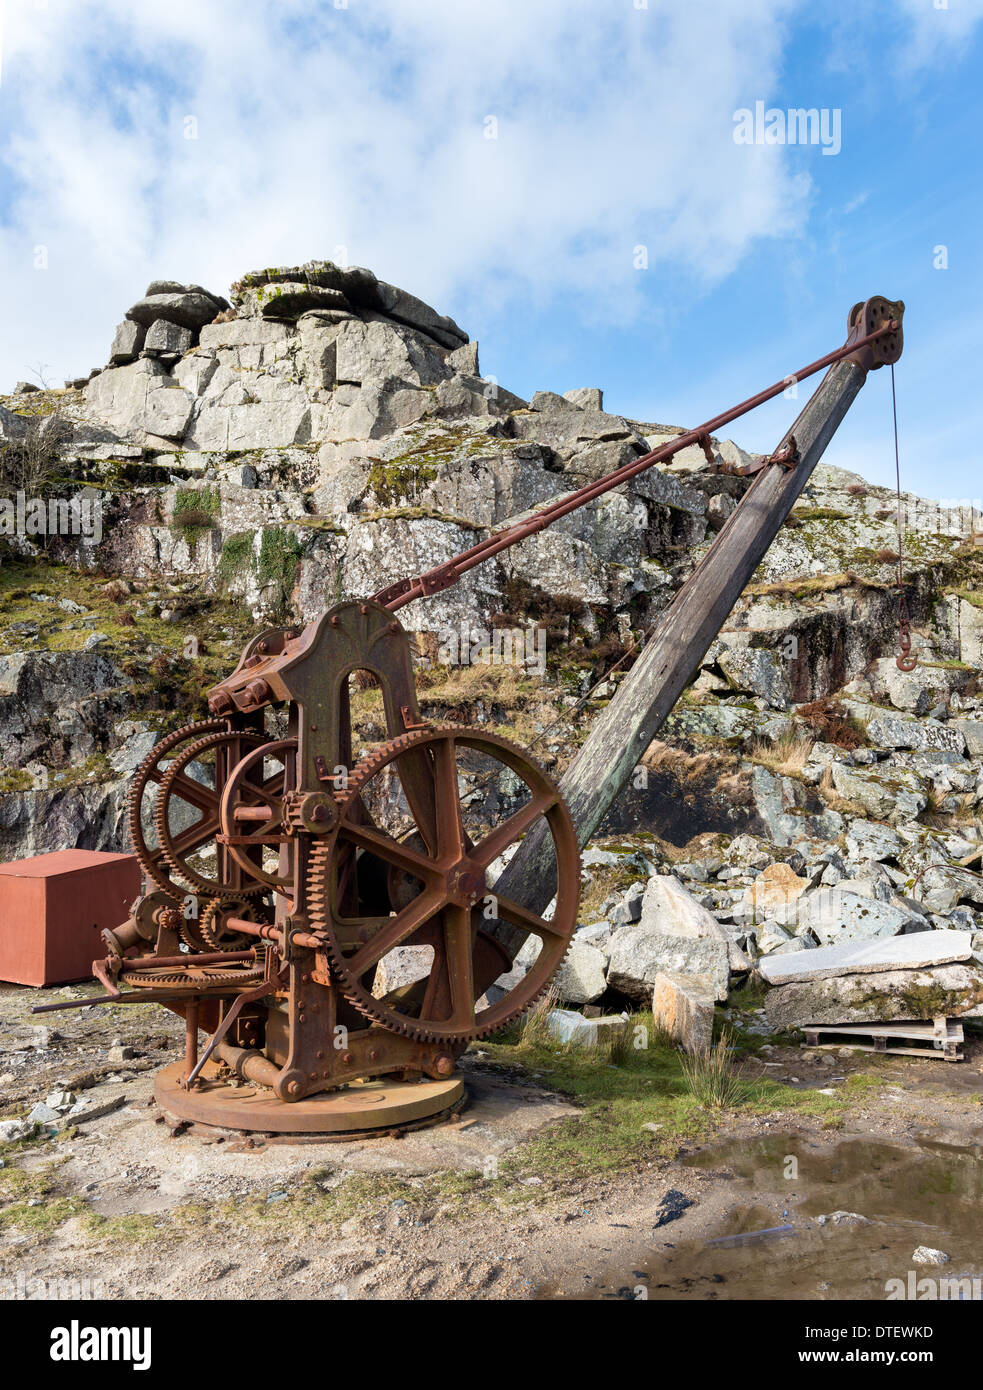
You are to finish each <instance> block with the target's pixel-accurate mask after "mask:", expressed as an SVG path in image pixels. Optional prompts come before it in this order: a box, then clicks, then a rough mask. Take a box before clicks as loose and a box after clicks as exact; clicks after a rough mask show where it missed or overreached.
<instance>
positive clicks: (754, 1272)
mask: <svg viewBox="0 0 983 1390" xmlns="http://www.w3.org/2000/svg"><path fill="white" fill-rule="evenodd" d="M981 1155H983V1148H981V1147H975V1146H974V1147H969V1146H966V1147H956V1146H952V1145H945V1144H940V1143H938V1142H931V1141H928V1142H923V1143H921V1144H920V1145H919V1146H918V1147H915V1148H907V1147H902V1146H900V1145H894V1144H886V1143H874V1142H869V1141H866V1140H857V1139H847V1140H843V1141H841V1142H840V1143H838V1144H836V1145H835V1146H833V1147H828V1146H824V1145H821V1144H819V1143H814V1142H812V1141H810V1140H809V1139H807V1138H803V1137H802V1136H799V1135H792V1134H777V1135H769V1136H767V1137H765V1138H762V1139H756V1140H741V1141H731V1142H729V1143H727V1144H723V1145H719V1146H716V1147H708V1148H706V1149H701V1150H698V1151H697V1152H695V1153H692V1154H690V1155H688V1156H687V1157H686V1158H685V1159H684V1160H683V1162H684V1164H685V1165H686V1166H688V1167H692V1168H699V1169H702V1170H703V1171H705V1172H707V1173H708V1174H714V1175H715V1174H716V1173H718V1172H719V1174H720V1179H719V1180H720V1182H721V1183H722V1184H723V1183H726V1184H728V1187H729V1188H731V1187H732V1188H733V1192H734V1203H733V1205H732V1206H731V1207H730V1208H729V1209H728V1210H727V1212H726V1213H725V1215H724V1217H723V1219H722V1220H721V1221H719V1222H717V1223H715V1224H714V1226H713V1228H712V1229H708V1230H707V1231H706V1233H705V1236H703V1237H701V1238H699V1239H687V1240H679V1241H673V1239H672V1236H673V1229H672V1226H669V1227H667V1228H666V1227H664V1228H663V1229H661V1230H658V1231H653V1233H652V1247H653V1253H652V1254H651V1256H650V1257H649V1258H648V1259H643V1260H642V1261H641V1262H638V1261H637V1259H636V1260H631V1259H630V1258H628V1257H626V1260H625V1262H624V1263H623V1264H622V1265H621V1267H620V1268H618V1267H617V1266H616V1265H615V1264H612V1267H611V1268H609V1269H608V1270H606V1271H604V1272H603V1273H602V1274H601V1276H600V1277H599V1278H597V1279H595V1280H593V1281H592V1282H591V1285H590V1286H589V1289H588V1291H587V1292H586V1293H585V1292H584V1291H583V1290H580V1289H578V1290H576V1297H578V1298H583V1297H587V1298H639V1297H648V1298H650V1299H761V1300H769V1299H820V1300H824V1299H829V1300H833V1299H877V1300H883V1299H886V1298H887V1297H888V1294H889V1293H890V1292H892V1291H894V1292H895V1293H897V1292H898V1291H899V1286H898V1285H890V1284H889V1283H888V1281H890V1280H900V1281H901V1282H902V1285H903V1287H904V1290H905V1295H906V1296H908V1297H912V1296H916V1295H917V1294H918V1293H924V1292H925V1290H926V1288H927V1286H926V1285H924V1284H923V1285H921V1286H920V1287H919V1285H918V1282H917V1281H919V1280H924V1279H926V1278H927V1279H931V1280H934V1281H940V1280H943V1279H945V1280H966V1281H967V1282H966V1283H963V1284H958V1285H956V1284H952V1285H948V1286H947V1288H948V1289H949V1290H950V1291H949V1293H948V1297H950V1298H957V1297H962V1298H976V1299H980V1298H981V1297H983V1164H981V1162H980V1158H981ZM833 1212H847V1213H854V1214H856V1215H858V1216H860V1217H864V1218H866V1221H857V1220H855V1219H848V1218H843V1219H840V1220H839V1221H836V1222H834V1221H827V1222H825V1223H823V1224H820V1223H817V1221H816V1220H815V1218H816V1217H818V1216H821V1215H828V1214H829V1213H833ZM920 1245H924V1246H929V1247H931V1248H933V1249H937V1250H944V1251H945V1252H946V1253H947V1254H948V1255H949V1256H950V1257H951V1258H950V1262H949V1263H948V1264H945V1265H942V1266H938V1267H926V1266H918V1265H914V1264H913V1262H912V1258H911V1257H912V1254H913V1252H914V1250H915V1248H916V1247H917V1246H920ZM909 1271H913V1274H912V1275H911V1277H909ZM974 1278H975V1280H976V1283H975V1284H974V1283H973V1282H972V1281H973V1280H974ZM936 1287H938V1285H936ZM573 1292H574V1291H573V1290H569V1289H565V1288H563V1287H562V1286H560V1285H557V1286H556V1287H554V1288H550V1289H544V1290H543V1291H542V1293H541V1297H543V1298H547V1299H549V1298H556V1297H561V1298H562V1297H564V1296H565V1295H569V1294H570V1293H573Z"/></svg>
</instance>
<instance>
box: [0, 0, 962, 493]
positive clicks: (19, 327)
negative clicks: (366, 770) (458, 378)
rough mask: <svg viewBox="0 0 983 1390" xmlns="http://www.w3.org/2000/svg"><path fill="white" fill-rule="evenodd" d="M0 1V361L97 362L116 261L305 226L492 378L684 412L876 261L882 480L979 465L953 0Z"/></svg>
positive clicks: (869, 428) (849, 445)
mask: <svg viewBox="0 0 983 1390" xmlns="http://www.w3.org/2000/svg"><path fill="white" fill-rule="evenodd" d="M0 3H2V8H3V21H2V22H3V33H2V56H3V69H2V84H0V284H2V287H3V298H2V304H3V309H2V314H3V320H2V321H3V332H2V334H0V389H9V387H10V386H11V385H12V384H13V382H14V380H15V379H17V378H19V377H23V376H27V375H30V374H31V372H32V370H36V369H37V368H38V367H42V366H43V368H44V369H45V373H46V375H47V376H48V377H49V379H51V380H52V381H60V380H61V378H63V377H64V376H70V375H76V374H80V373H83V372H85V371H87V370H88V368H89V367H90V366H93V365H97V364H101V363H102V362H104V361H105V358H106V354H107V349H108V345H109V342H110V340H111V337H112V332H113V329H114V326H115V324H116V323H117V322H118V320H119V319H120V318H121V316H122V313H123V311H124V310H125V309H126V307H127V306H128V304H130V303H131V302H132V301H133V300H134V299H135V298H137V297H138V296H139V294H140V293H141V292H142V291H143V289H144V287H145V285H146V283H147V281H148V280H149V279H151V278H155V277H166V278H176V279H185V280H193V281H198V282H201V283H203V284H206V285H208V286H209V287H210V288H213V289H216V290H225V289H226V288H227V286H228V284H229V282H230V281H231V280H232V279H234V278H236V277H237V276H238V275H239V274H240V273H241V272H242V271H243V270H246V269H249V268H252V267H253V266H256V265H266V264H271V263H272V264H283V263H288V264H289V263H296V262H297V261H302V260H304V259H307V258H309V257H325V258H329V259H345V260H347V261H348V262H349V263H352V264H365V265H369V266H371V268H372V269H374V270H375V271H376V272H377V273H378V274H379V275H381V276H382V277H384V278H386V279H389V280H392V281H394V282H395V283H398V284H400V285H403V286H404V287H405V288H407V289H409V290H411V291H413V292H414V293H417V294H419V295H420V296H421V297H423V298H426V299H428V300H430V301H431V302H433V303H435V304H436V305H437V307H438V308H439V309H440V310H441V311H442V312H445V313H450V314H452V315H453V316H454V317H455V318H457V319H458V321H459V322H460V323H461V324H462V326H463V327H465V328H466V329H468V330H469V331H470V332H471V334H472V335H473V336H475V337H477V338H478V339H479V340H480V343H481V356H482V367H483V370H484V371H485V372H486V373H491V374H494V375H495V376H496V377H497V378H498V379H499V381H501V382H502V384H503V385H505V386H507V387H509V388H510V389H511V390H514V391H516V392H518V393H519V394H520V395H525V396H528V395H529V394H531V393H532V391H534V390H536V389H537V388H544V389H552V390H558V391H563V390H567V389H569V388H571V387H575V386H585V385H599V386H603V387H604V389H605V399H606V404H607V407H608V408H609V409H610V410H614V411H617V412H622V413H625V414H628V415H631V416H634V417H636V418H640V419H646V420H657V421H662V422H666V423H671V424H681V425H687V426H688V425H692V424H695V423H697V422H698V421H700V420H702V419H704V418H707V417H708V416H710V415H713V414H716V413H717V412H718V411H720V410H722V409H724V408H725V407H726V406H728V405H730V404H732V403H733V402H735V401H736V400H738V399H740V398H742V397H744V396H746V395H749V394H751V393H752V392H754V391H756V390H758V389H760V388H761V387H762V386H764V385H766V384H768V383H770V382H771V381H773V380H775V379H777V378H779V377H781V376H784V375H785V374H786V373H787V372H789V371H792V370H794V369H795V368H796V367H799V366H801V365H803V364H804V363H805V362H807V361H809V360H811V359H813V358H814V357H817V356H820V355H821V354H822V353H824V352H826V351H828V350H829V349H831V348H832V347H834V346H837V345H838V344H839V342H841V341H842V338H843V335H844V328H845V317H846V313H847V310H848V309H849V307H850V305H851V304H852V303H853V302H854V301H855V300H858V299H863V298H866V297H867V296H868V295H870V294H874V293H882V294H886V295H887V296H889V297H891V298H903V299H904V300H905V302H906V304H907V313H906V346H905V353H904V357H903V359H902V362H901V364H900V365H899V368H898V399H899V411H900V418H901V430H902V464H903V470H904V478H905V482H906V484H907V485H908V486H909V487H910V488H912V489H913V490H917V491H919V492H921V493H922V494H923V495H925V496H930V497H939V498H958V497H978V496H980V495H981V494H983V481H981V480H980V476H979V474H980V470H979V467H978V461H977V459H978V448H977V443H976V441H977V439H978V437H979V435H980V433H981V428H983V420H981V418H980V416H981V407H980V403H979V401H980V395H981V392H980V389H979V386H978V384H977V378H978V372H977V368H976V361H975V359H976V342H975V337H976V334H975V332H974V330H975V329H976V328H977V324H978V319H979V299H980V283H981V268H980V255H979V227H980V225H981V220H983V218H981V214H983V207H981V202H983V193H981V179H980V172H981V170H980V157H979V153H978V150H979V136H978V129H979V126H980V121H981V116H983V111H981V102H980V99H979V95H978V87H979V79H978V73H979V71H980V68H981V58H983V53H981V47H983V45H981V32H983V0H948V3H947V4H946V3H944V0H866V3H864V2H862V0H861V2H860V3H858V2H857V0H852V3H851V0H831V3H829V4H827V5H825V6H823V7H821V17H820V18H817V12H818V11H819V8H820V7H817V6H815V4H805V3H799V0H699V2H698V3H685V4H681V3H679V0H672V2H671V3H670V2H669V0H648V4H647V6H646V5H645V4H644V3H643V0H482V3H480V4H478V3H474V4H463V3H461V0H347V4H345V3H343V0H337V3H336V0H321V3H301V0H281V3H280V4H278V5H276V6H270V5H267V4H262V3H259V0H239V3H235V4H233V3H231V0H171V3H169V4H168V5H167V6H156V5H145V4H141V3H137V0H100V3H90V2H89V0H6V2H5V3H3V0H0ZM758 101H761V102H763V103H764V104H765V107H766V108H778V109H782V110H787V109H789V108H816V109H818V110H825V111H827V112H829V113H833V114H835V113H839V115H838V117H836V119H838V120H839V122H840V129H841V137H840V148H839V151H838V153H836V154H834V155H824V154H823V153H822V150H821V148H820V147H819V146H816V145H788V144H786V145H767V146H745V145H739V144H737V143H735V141H734V113H735V111H737V110H739V109H740V108H750V109H753V108H754V106H755V103H756V102H758ZM831 119H832V116H831ZM189 134H190V135H192V137H193V138H187V137H188V135H189ZM490 135H491V136H494V138H488V137H489V136H490ZM640 247H644V248H645V254H646V255H647V261H648V264H647V268H636V265H637V262H638V261H639V250H638V248H640ZM937 247H944V248H946V250H945V259H947V268H945V269H940V268H936V264H935V262H937V261H939V260H940V259H941V255H940V253H939V252H937V251H936V248H937ZM794 411H795V406H794V404H793V403H791V402H788V401H784V400H779V401H778V402H775V403H773V404H772V405H770V406H768V407H766V408H764V409H763V410H761V411H760V412H757V413H756V414H755V415H754V416H752V417H749V418H748V419H747V420H746V421H744V422H739V423H738V424H736V425H735V426H734V427H733V433H734V435H735V437H736V438H737V440H738V442H740V443H741V444H743V445H744V446H745V447H748V448H757V449H766V448H770V447H772V445H773V444H774V443H775V442H776V441H777V439H778V437H779V436H780V434H781V433H782V430H783V429H784V427H785V425H786V424H787V422H788V420H789V419H790V418H791V416H792V414H793V413H794ZM889 419H890V390H889V381H888V376H887V373H885V372H879V373H876V374H874V375H873V376H872V377H871V378H870V380H869V382H868V384H867V387H866V388H865V390H864V392H863V393H862V395H861V397H860V399H859V401H858V402H857V404H856V405H855V406H854V408H853V410H852V411H851V413H850V415H849V416H848V417H847V420H846V422H845V423H844V425H843V426H842V427H841V430H840V432H839V434H838V436H837V438H836V440H835V441H834V444H833V445H832V447H831V449H830V451H829V454H828V455H827V457H828V459H829V460H830V461H831V462H835V463H838V464H840V465H841V466H844V467H848V468H853V469H856V470H857V471H859V472H862V473H864V474H865V476H867V477H869V478H871V479H873V480H874V481H879V482H888V481H890V480H891V478H892V477H893V454H892V451H891V442H890V434H889Z"/></svg>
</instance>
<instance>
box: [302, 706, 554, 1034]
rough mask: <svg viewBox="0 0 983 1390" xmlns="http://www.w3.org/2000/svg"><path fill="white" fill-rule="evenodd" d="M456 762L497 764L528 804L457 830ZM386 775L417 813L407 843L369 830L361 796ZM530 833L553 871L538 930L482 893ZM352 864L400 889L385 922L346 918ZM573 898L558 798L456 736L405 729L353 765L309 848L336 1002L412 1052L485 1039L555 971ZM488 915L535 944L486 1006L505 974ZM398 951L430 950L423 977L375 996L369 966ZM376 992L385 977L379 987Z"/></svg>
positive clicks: (499, 752) (468, 733) (534, 771)
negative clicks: (551, 897)
mask: <svg viewBox="0 0 983 1390" xmlns="http://www.w3.org/2000/svg"><path fill="white" fill-rule="evenodd" d="M462 751H469V752H471V753H473V754H474V753H476V754H479V755H481V756H482V757H483V758H484V759H485V760H490V761H491V762H492V764H493V766H494V765H495V764H497V765H498V766H497V768H496V769H495V770H496V771H497V772H498V773H501V772H503V771H508V772H510V773H511V774H513V776H512V777H511V779H510V780H511V783H512V786H513V787H516V786H518V787H520V788H522V787H524V789H525V791H526V792H527V793H528V797H527V799H526V801H525V802H524V804H522V805H521V806H520V808H519V809H518V810H516V811H513V812H512V814H510V815H508V816H506V817H505V819H504V820H503V821H501V823H500V824H498V825H497V826H496V827H495V828H494V829H492V830H490V831H488V832H487V833H484V834H480V833H479V834H477V836H476V837H472V835H471V834H470V833H469V832H468V830H467V829H466V828H465V824H464V812H463V807H462V779H461V775H460V771H459V767H458V756H459V754H460V753H461V752H462ZM389 769H393V770H394V771H395V773H396V775H397V776H398V777H399V780H400V782H401V783H402V786H403V789H404V791H405V792H406V800H407V801H408V802H409V803H410V804H411V805H414V804H415V805H417V806H419V807H420V808H422V814H421V818H420V823H419V824H418V832H419V833H418V834H417V835H414V834H413V833H412V832H411V833H410V834H409V835H406V834H404V835H402V836H401V837H400V838H398V839H397V838H395V837H394V836H391V835H388V834H386V832H385V831H383V830H380V829H378V828H377V827H376V826H375V825H373V824H371V823H370V822H368V820H367V816H366V812H365V806H366V804H367V803H368V804H371V803H372V801H373V798H372V792H373V791H374V790H377V788H376V787H373V786H371V785H370V784H372V783H373V782H374V781H375V779H377V778H380V777H381V776H382V774H383V773H385V772H386V771H387V770H389ZM466 786H467V783H466V782H465V787H466ZM411 789H412V790H411ZM428 790H429V796H428V795H427V794H426V793H427V791H428ZM465 794H467V793H466V792H465ZM428 808H429V813H428ZM537 824H540V825H543V824H544V825H545V830H546V833H547V834H548V835H549V836H550V837H551V838H552V844H553V850H554V853H555V860H556V863H555V870H556V885H557V893H556V901H555V906H554V910H553V915H552V917H550V918H546V917H543V916H540V915H539V914H537V913H534V912H531V911H530V910H529V909H527V908H525V907H523V906H522V905H521V904H519V903H517V902H514V901H512V900H511V899H508V898H504V897H501V896H495V895H494V894H493V893H492V892H491V889H490V885H489V883H488V871H489V869H490V868H491V866H492V865H493V863H494V862H495V861H496V860H497V859H499V857H500V856H501V855H502V853H503V852H504V851H505V850H506V849H508V848H509V847H510V846H511V845H514V844H516V843H517V842H518V841H519V840H520V839H522V838H523V837H524V836H525V835H526V834H527V833H528V832H529V831H530V830H532V829H533V828H534V827H536V826H537ZM356 855H358V856H360V857H361V858H363V859H365V860H366V862H367V863H368V864H369V865H370V868H371V876H372V878H373V880H374V881H375V880H377V879H378V878H379V876H380V867H381V869H382V870H383V871H385V869H386V867H387V866H388V868H389V883H390V885H392V883H393V882H394V881H395V882H396V883H398V894H396V895H395V896H394V892H393V889H392V887H390V912H389V913H388V914H387V915H386V916H381V915H373V916H359V915H358V912H359V903H360V902H361V901H363V900H364V898H365V894H363V893H362V891H361V887H360V885H359V884H358V877H359V873H358V861H357V860H355V869H354V873H353V863H352V861H353V859H354V858H355V856H356ZM393 869H395V870H396V871H397V872H396V874H395V877H394V876H393V873H392V870H393ZM353 882H354V884H355V890H354V891H353V887H352V885H353ZM370 886H371V887H377V886H378V885H377V883H375V882H374V883H373V885H370ZM579 897H580V855H579V850H578V847H577V839H576V834H575V831H574V827H573V821H572V820H571V817H570V812H569V811H568V809H567V807H566V804H565V803H564V801H563V799H562V797H561V796H560V793H559V790H558V789H557V787H556V786H555V785H554V783H553V782H552V781H551V780H550V778H549V777H548V776H547V774H546V773H545V772H544V771H543V769H542V768H541V767H540V766H539V764H538V763H536V762H535V761H534V760H533V759H532V758H530V757H529V755H528V754H527V753H525V752H524V751H523V750H522V749H521V748H518V747H517V746H516V745H515V744H513V743H510V742H509V741H508V740H507V739H504V738H500V737H499V736H498V735H495V734H487V733H483V732H480V731H477V730H475V729H471V728H465V727H461V726H458V725H437V726H435V727H433V728H424V729H419V730H414V731H413V732H411V733H408V734H403V735H401V736H400V737H398V738H395V739H393V740H391V741H390V742H389V743H386V744H383V745H382V746H381V747H380V748H378V749H377V750H376V751H375V752H374V753H373V754H372V755H370V756H369V757H367V758H365V759H363V761H362V762H360V763H359V764H358V765H357V766H356V767H355V769H354V770H353V771H352V773H351V776H350V779H349V784H348V795H347V797H346V798H345V800H344V801H343V802H342V803H341V804H340V806H339V810H338V821H337V823H336V825H335V827H334V829H333V830H332V832H331V834H330V835H327V836H325V837H324V839H322V840H320V841H319V842H317V843H315V844H314V846H313V848H312V851H311V857H310V861H309V870H308V885H307V900H308V904H309V911H310V919H311V925H312V927H313V928H314V929H315V931H317V932H318V933H319V934H320V935H321V936H322V937H323V939H324V941H325V945H326V950H327V952H328V955H329V957H330V960H331V965H332V970H333V972H334V974H335V975H336V976H337V978H338V980H339V983H340V986H341V989H342V991H343V993H344V994H345V996H346V997H347V998H348V999H349V1000H350V1001H351V1002H352V1003H353V1004H354V1005H355V1007H356V1008H357V1009H359V1010H360V1011H361V1012H362V1013H363V1014H365V1015H366V1016H367V1017H368V1018H371V1019H373V1020H375V1021H376V1022H378V1023H381V1024H383V1025H384V1026H385V1027H386V1028H389V1029H391V1030H393V1031H395V1032H398V1033H403V1034H405V1035H407V1036H409V1037H415V1038H420V1039H422V1040H424V1041H447V1042H466V1041H467V1040H469V1039H472V1038H481V1037H487V1036H488V1034H490V1033H493V1032H495V1031H497V1030H498V1029H499V1028H502V1027H504V1026H505V1024H507V1023H509V1022H510V1021H511V1020H512V1019H514V1018H516V1017H518V1016H519V1015H520V1014H522V1013H523V1012H524V1011H525V1010H526V1009H528V1008H529V1006H530V1005H531V1004H532V1003H533V1002H534V1001H535V1000H536V999H537V998H538V997H539V996H540V995H541V994H542V993H543V992H544V991H545V990H546V988H547V986H548V985H549V982H550V980H551V979H552V977H553V975H554V974H555V973H556V971H557V970H558V969H559V967H560V965H561V964H562V962H563V958H564V956H565V955H566V952H567V950H568V948H569V945H570V940H571V938H572V935H573V931H574V928H575V926H576V921H577V906H578V902H579ZM490 905H491V906H490ZM489 913H490V914H491V917H492V918H497V920H498V921H499V922H500V923H501V924H503V925H504V926H506V927H512V928H519V929H521V930H523V931H525V932H526V933H532V934H533V935H535V936H537V937H538V938H539V940H540V943H541V946H540V951H539V954H538V956H537V957H536V960H535V961H534V962H533V964H532V966H531V967H530V969H529V971H528V973H527V974H526V975H525V976H524V977H523V978H522V979H521V980H519V981H517V982H516V983H515V984H514V985H513V986H512V988H511V989H508V990H507V991H506V992H505V993H504V994H503V995H502V996H501V997H499V998H498V999H497V1000H495V1001H493V1002H488V1000H487V998H486V997H485V991H486V990H487V989H488V988H489V986H490V985H491V984H493V983H494V981H495V980H496V979H497V978H499V977H500V976H501V975H503V974H505V973H506V972H507V971H508V969H509V965H510V961H509V957H508V955H507V954H506V953H505V952H504V951H503V949H502V947H501V946H500V945H499V943H498V942H497V940H496V939H495V938H494V937H492V936H490V935H489V934H488V932H487V930H486V928H487V926H488V925H489V922H488V921H486V918H487V917H488V916H489ZM405 946H417V947H419V946H427V947H429V948H430V949H431V950H432V952H433V958H432V964H431V967H430V972H429V975H428V977H427V978H426V979H425V980H420V981H417V982H416V983H415V984H411V985H410V986H408V987H405V986H404V987H402V988H395V989H387V988H381V989H380V980H379V970H378V967H379V966H380V965H381V963H382V962H383V960H384V959H385V958H386V957H387V956H388V955H389V953H390V952H392V951H394V950H396V948H398V947H405ZM385 979H386V972H383V985H385ZM477 1001H481V1007H480V1008H479V1007H478V1003H477Z"/></svg>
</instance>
